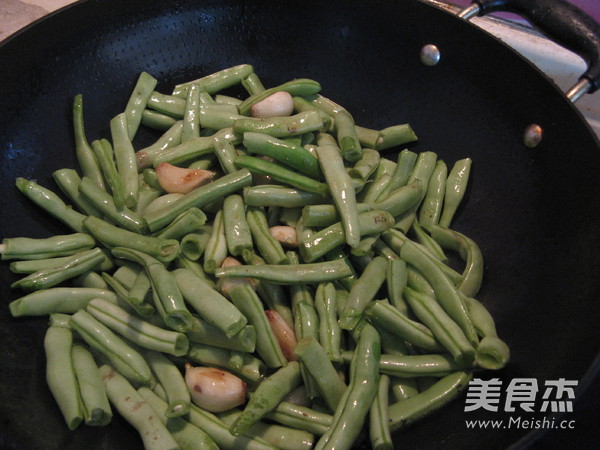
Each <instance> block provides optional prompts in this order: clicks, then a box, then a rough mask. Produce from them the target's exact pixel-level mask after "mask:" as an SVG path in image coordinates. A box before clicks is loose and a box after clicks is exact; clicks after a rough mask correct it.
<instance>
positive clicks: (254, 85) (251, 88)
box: [242, 72, 265, 95]
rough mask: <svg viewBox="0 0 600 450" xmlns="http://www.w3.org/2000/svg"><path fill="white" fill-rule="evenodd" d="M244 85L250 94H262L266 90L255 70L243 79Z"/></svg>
mask: <svg viewBox="0 0 600 450" xmlns="http://www.w3.org/2000/svg"><path fill="white" fill-rule="evenodd" d="M242 86H243V87H244V89H246V91H248V94H250V95H254V94H260V93H261V92H263V91H264V90H265V87H264V86H263V84H262V82H261V81H260V78H258V75H256V73H254V72H252V73H251V74H249V75H248V76H247V77H246V78H244V79H243V80H242Z"/></svg>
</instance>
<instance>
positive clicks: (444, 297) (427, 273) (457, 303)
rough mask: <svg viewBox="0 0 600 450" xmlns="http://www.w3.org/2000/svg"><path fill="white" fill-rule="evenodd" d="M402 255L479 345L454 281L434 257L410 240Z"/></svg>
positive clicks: (469, 338)
mask: <svg viewBox="0 0 600 450" xmlns="http://www.w3.org/2000/svg"><path fill="white" fill-rule="evenodd" d="M400 257H401V258H402V259H403V260H405V261H406V262H407V263H408V264H411V265H413V266H414V267H415V268H416V269H417V270H418V271H419V272H421V274H422V275H423V276H424V277H425V278H426V279H427V281H428V282H429V283H431V286H432V287H433V290H434V292H435V297H436V298H437V299H438V301H439V303H440V305H441V306H442V308H443V309H444V311H446V313H447V314H448V315H449V316H450V317H451V318H452V319H453V320H454V321H455V322H456V323H457V324H458V325H459V326H460V328H461V329H462V330H463V332H464V333H465V336H466V337H467V339H468V340H469V342H471V343H472V344H473V345H477V343H478V339H477V333H476V332H475V328H474V327H473V323H472V322H471V319H470V318H469V315H468V312H467V310H466V307H465V305H464V303H463V302H462V300H461V297H460V294H459V293H458V291H457V289H456V287H455V286H454V285H453V284H452V281H451V280H450V279H449V278H448V277H447V276H446V275H444V273H443V272H442V270H441V269H440V268H439V267H438V266H437V265H436V264H435V263H434V262H433V260H432V259H430V258H429V257H428V256H427V255H426V254H425V253H423V252H422V251H420V250H419V249H418V248H417V246H416V245H415V244H413V243H412V242H410V241H406V242H405V243H404V245H403V246H402V248H401V249H400Z"/></svg>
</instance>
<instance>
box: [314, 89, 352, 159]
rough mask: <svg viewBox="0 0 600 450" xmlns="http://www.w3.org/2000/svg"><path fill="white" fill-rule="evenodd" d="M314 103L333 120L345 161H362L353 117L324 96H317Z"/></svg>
mask: <svg viewBox="0 0 600 450" xmlns="http://www.w3.org/2000/svg"><path fill="white" fill-rule="evenodd" d="M312 102H313V104H314V105H315V106H316V107H317V108H319V109H321V110H322V111H324V112H326V113H327V114H328V115H329V116H331V117H332V118H333V126H334V128H335V134H336V139H337V143H338V145H339V148H340V152H341V154H342V157H343V159H344V160H346V161H349V162H356V161H358V160H359V159H361V158H362V156H363V150H362V147H361V145H360V141H359V139H358V134H357V132H356V128H355V125H354V119H353V118H352V115H351V114H350V113H349V112H348V111H347V110H346V109H345V108H343V107H342V106H340V105H338V104H337V103H335V102H333V101H331V100H329V99H328V98H325V97H323V96H322V95H316V96H315V97H314V98H313V100H312ZM319 159H320V158H319Z"/></svg>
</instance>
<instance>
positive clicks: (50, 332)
mask: <svg viewBox="0 0 600 450" xmlns="http://www.w3.org/2000/svg"><path fill="white" fill-rule="evenodd" d="M72 345H73V334H72V332H71V330H69V329H68V328H64V327H59V326H51V327H48V329H47V330H46V334H45V336H44V351H45V354H46V382H47V383H48V387H49V388H50V392H51V393H52V396H53V397H54V400H55V401H56V403H57V404H58V407H59V408H60V411H61V413H62V415H63V418H64V420H65V422H66V424H67V427H68V428H69V429H70V430H74V429H75V428H77V427H78V426H79V424H80V423H81V422H82V420H83V418H84V417H83V411H82V409H81V404H80V401H79V385H78V384H77V378H76V375H75V370H74V369H73V360H72V357H71V348H72Z"/></svg>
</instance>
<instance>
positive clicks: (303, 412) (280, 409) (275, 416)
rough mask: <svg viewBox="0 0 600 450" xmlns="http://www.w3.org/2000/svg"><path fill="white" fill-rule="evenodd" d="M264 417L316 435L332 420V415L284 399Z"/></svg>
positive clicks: (319, 434)
mask: <svg viewBox="0 0 600 450" xmlns="http://www.w3.org/2000/svg"><path fill="white" fill-rule="evenodd" d="M265 418H267V419H270V420H274V421H275V422H278V423H281V424H282V425H286V426H289V427H293V428H297V429H300V430H306V431H308V432H309V433H312V434H315V435H318V436H322V435H323V434H325V432H326V431H327V430H328V428H329V427H330V426H331V423H332V422H333V417H332V416H331V415H329V414H326V413H323V412H321V411H316V410H314V409H311V408H307V407H305V406H299V405H295V404H293V403H289V402H286V401H283V402H281V403H279V404H278V405H277V406H276V407H275V409H273V410H272V411H269V412H268V413H267V414H265Z"/></svg>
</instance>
